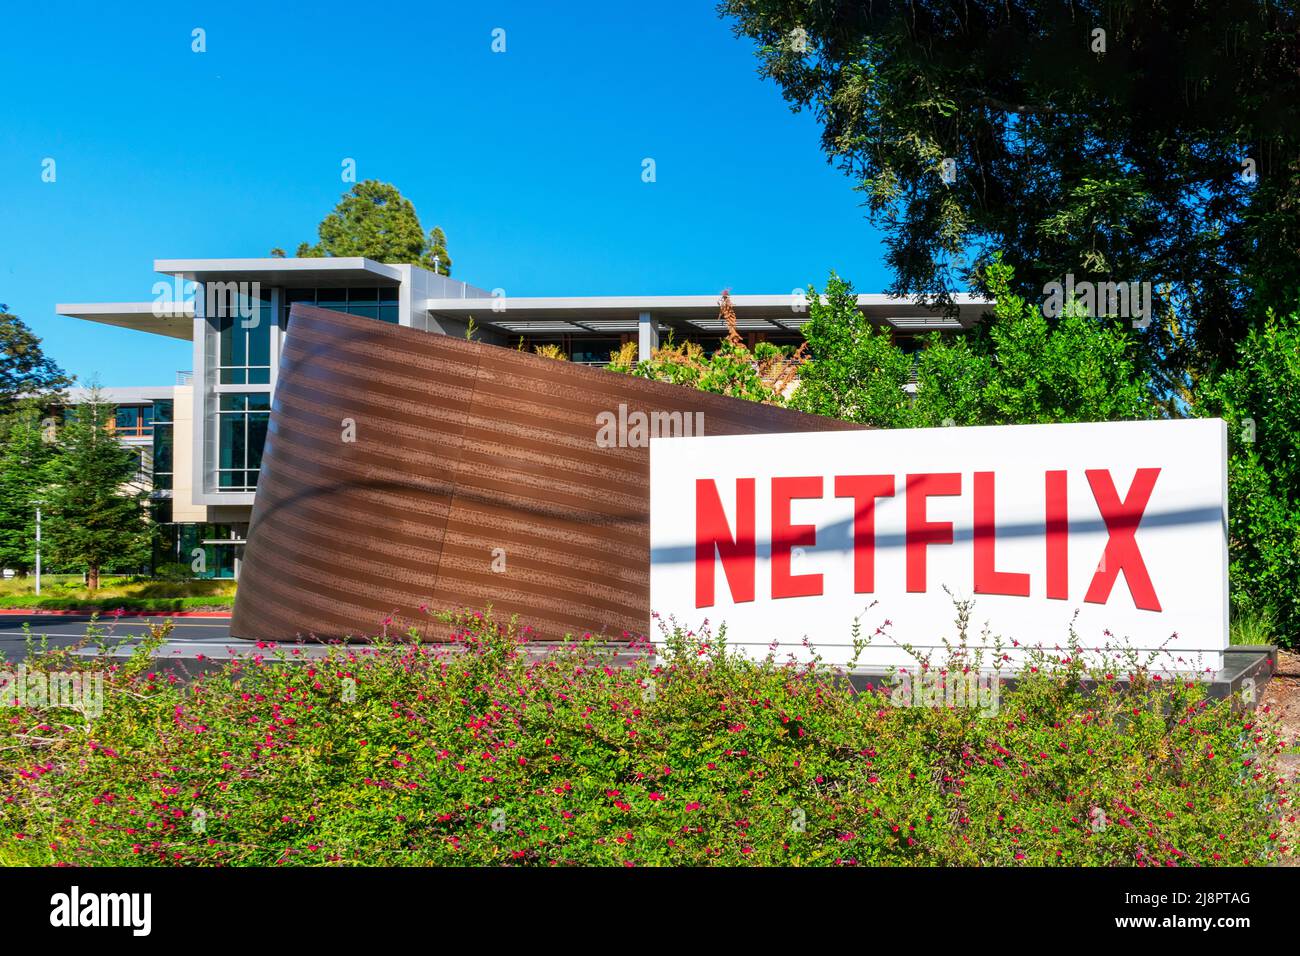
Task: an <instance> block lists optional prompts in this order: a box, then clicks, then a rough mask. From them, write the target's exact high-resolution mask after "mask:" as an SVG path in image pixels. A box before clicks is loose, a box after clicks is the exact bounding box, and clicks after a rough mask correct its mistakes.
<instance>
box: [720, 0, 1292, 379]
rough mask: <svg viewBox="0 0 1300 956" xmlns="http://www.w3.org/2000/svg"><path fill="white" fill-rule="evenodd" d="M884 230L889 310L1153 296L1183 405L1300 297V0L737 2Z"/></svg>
mask: <svg viewBox="0 0 1300 956" xmlns="http://www.w3.org/2000/svg"><path fill="white" fill-rule="evenodd" d="M719 10H720V12H721V13H722V14H723V15H725V16H729V17H731V18H733V20H734V25H735V29H736V32H737V33H738V34H740V35H743V36H746V37H749V38H751V39H753V40H754V41H755V42H756V43H757V45H758V50H757V55H758V58H759V61H760V73H761V74H762V75H764V76H767V77H770V78H771V79H773V80H775V81H776V82H777V83H778V84H779V85H780V87H781V89H782V91H783V93H784V95H785V97H786V99H787V100H788V101H789V102H790V103H791V104H792V108H794V109H796V110H798V109H804V108H807V109H810V110H812V111H813V112H814V113H815V115H816V117H817V119H818V121H819V122H820V124H821V126H822V128H823V135H822V143H823V147H824V149H825V151H826V153H827V155H828V158H829V159H830V160H831V161H832V162H835V163H838V164H839V165H840V166H841V167H842V168H843V169H844V170H845V171H846V172H847V173H848V174H850V175H851V176H852V177H854V178H855V179H856V180H857V181H858V186H859V188H860V189H861V191H862V192H863V193H864V195H865V200H866V201H865V205H866V208H867V209H868V211H869V214H870V216H871V217H872V218H873V219H874V220H875V221H877V222H878V223H881V224H882V225H884V226H885V227H886V243H887V247H888V259H889V263H890V265H891V267H892V269H893V272H894V277H895V278H894V283H893V286H892V288H891V291H893V292H894V293H896V294H900V295H908V296H915V297H928V298H931V299H933V300H937V301H946V300H947V298H948V294H949V293H950V292H951V291H953V290H954V289H955V288H957V287H958V286H959V285H960V284H961V283H962V282H963V281H964V280H968V279H969V280H973V284H974V286H975V288H976V289H977V290H979V291H985V292H987V291H988V290H987V289H986V288H983V287H981V286H980V280H979V278H978V275H979V274H978V273H977V272H973V271H972V270H970V269H963V268H962V266H961V262H962V259H963V258H964V257H965V256H966V255H967V254H968V253H969V254H970V255H971V256H972V258H973V262H972V263H970V265H975V264H979V263H982V262H985V261H987V259H988V256H989V250H993V249H998V250H1002V251H1004V253H1005V256H1006V261H1007V262H1008V263H1009V264H1010V265H1012V266H1014V267H1015V270H1016V273H1015V274H1016V282H1017V286H1016V291H1017V292H1018V293H1019V294H1021V295H1024V296H1026V297H1029V298H1031V299H1041V297H1042V295H1043V289H1044V287H1045V286H1046V284H1047V283H1049V282H1052V281H1060V280H1062V279H1063V277H1064V276H1065V275H1067V274H1073V275H1074V276H1075V277H1076V278H1077V279H1080V280H1091V281H1098V282H1100V281H1121V282H1147V281H1149V282H1151V283H1152V285H1153V291H1154V293H1155V298H1156V304H1155V306H1156V307H1155V319H1156V321H1153V322H1151V323H1150V325H1149V326H1148V327H1147V328H1146V330H1145V335H1146V337H1147V338H1148V347H1150V348H1151V349H1152V351H1153V354H1154V355H1156V356H1158V358H1159V362H1158V365H1157V368H1158V369H1159V370H1160V371H1161V372H1162V373H1163V380H1164V385H1165V388H1166V389H1167V390H1168V391H1169V392H1170V393H1177V394H1180V395H1184V396H1185V394H1186V393H1187V391H1188V390H1189V388H1190V386H1191V385H1193V384H1194V382H1195V380H1196V379H1197V378H1199V377H1200V376H1201V375H1203V374H1204V373H1205V371H1206V370H1207V369H1210V368H1213V367H1215V366H1217V365H1220V364H1222V363H1224V362H1226V361H1229V360H1230V359H1231V357H1232V356H1233V354H1234V350H1235V346H1236V343H1237V342H1239V341H1240V340H1241V339H1242V338H1243V337H1244V336H1245V333H1246V330H1247V329H1248V328H1250V327H1252V326H1255V325H1258V324H1259V323H1260V322H1262V317H1263V315H1264V314H1265V312H1266V311H1267V309H1268V308H1269V307H1270V306H1276V307H1277V308H1279V309H1283V308H1285V309H1288V310H1289V309H1290V307H1291V306H1292V305H1293V304H1294V302H1295V301H1296V293H1297V290H1298V289H1300V44H1297V42H1296V37H1297V35H1300V14H1298V13H1297V8H1296V3H1295V2H1294V0H1283V2H1264V0H1186V2H1182V3H1175V4H1170V3H1165V2H1160V0H1138V2H1130V0H1093V2H1082V3H1079V2H1065V0H970V2H965V3H960V4H949V3H939V2H919V0H918V2H893V3H890V2H884V3H843V2H833V3H824V2H820V0H727V2H724V3H722V4H720V6H719Z"/></svg>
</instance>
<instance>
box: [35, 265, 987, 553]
mask: <svg viewBox="0 0 1300 956" xmlns="http://www.w3.org/2000/svg"><path fill="white" fill-rule="evenodd" d="M154 269H155V271H157V272H158V273H160V274H161V275H163V276H166V277H167V279H165V280H162V281H159V282H157V283H155V285H154V286H153V289H152V294H153V299H152V301H142V302H107V303H105V302H101V303H88V304H61V305H58V306H57V307H56V308H57V311H58V313H59V314H60V315H65V316H69V317H72V318H77V319H83V320H86V321H90V322H99V323H102V324H106V325H112V326H117V327H120V328H123V329H130V330H135V331H137V332H144V333H148V334H152V335H164V336H169V337H171V338H176V339H182V340H185V341H189V342H192V343H193V372H192V373H180V374H179V375H178V380H177V384H176V385H174V386H169V387H164V388H160V389H125V390H124V389H113V390H109V392H110V394H109V395H108V396H107V397H108V398H109V399H110V400H112V401H114V402H115V403H116V404H117V405H118V409H119V417H120V419H121V421H120V423H119V425H120V427H119V434H121V435H122V437H123V440H124V441H126V442H127V443H138V444H141V445H147V446H148V448H149V451H150V454H149V467H150V472H151V474H152V475H153V489H154V491H153V494H154V497H155V501H156V507H157V508H158V509H159V516H160V518H162V519H170V521H169V524H171V525H173V526H174V528H173V531H172V535H173V540H174V542H175V543H174V545H173V547H174V550H175V557H176V560H178V561H182V560H184V558H185V557H186V556H187V555H188V554H190V553H191V551H192V548H193V547H195V546H202V547H203V548H204V549H205V550H207V552H208V554H207V567H208V568H209V571H208V572H207V573H208V574H209V575H211V576H219V577H230V576H235V575H237V573H238V567H239V561H240V560H241V557H242V548H243V544H244V540H245V538H244V536H245V534H246V532H247V528H248V522H249V518H250V516H251V512H252V506H253V499H254V492H255V491H256V489H257V482H258V474H259V469H260V466H261V458H262V448H263V445H264V443H265V440H266V434H267V425H268V421H269V418H270V409H271V400H272V395H273V394H274V392H275V386H276V375H277V369H278V367H279V359H280V352H281V349H282V347H283V344H284V339H285V334H286V329H287V326H288V320H289V310H290V308H291V307H292V305H293V304H294V303H296V302H301V303H306V304H311V305H316V306H319V307H322V308H326V309H331V310H334V311H338V312H345V313H349V314H351V315H355V316H361V317H365V318H369V319H373V320H375V321H377V322H388V323H393V324H396V325H400V326H405V327H408V328H412V329H417V330H420V331H424V332H428V333H431V334H441V335H452V336H459V337H464V336H466V335H472V337H473V338H474V339H476V340H478V341H480V342H484V343H487V344H494V345H501V346H508V347H518V346H520V345H521V344H522V347H523V348H525V349H529V350H531V349H532V348H533V347H535V346H539V345H548V344H549V345H556V346H559V348H560V349H561V350H562V351H563V352H564V353H565V354H566V355H568V356H570V357H571V359H572V360H573V361H575V362H579V363H583V364H590V365H601V364H605V363H606V362H608V360H609V354H610V353H611V352H613V351H616V350H618V349H619V348H621V347H622V346H623V345H625V344H626V343H628V342H636V343H637V348H638V354H640V355H643V356H645V355H648V353H649V350H650V349H652V348H654V347H656V346H657V345H658V343H659V342H660V340H661V339H663V338H665V337H667V336H669V335H671V336H672V337H673V338H674V339H675V340H676V341H678V342H681V341H686V340H691V341H697V342H699V343H700V344H701V345H703V346H704V347H705V349H706V350H709V349H711V348H713V347H716V346H717V344H718V343H719V342H720V341H721V339H722V338H723V337H724V336H725V335H726V334H727V329H726V325H725V323H724V321H723V320H722V319H721V318H720V317H719V315H718V299H719V297H718V295H717V294H716V293H712V294H704V295H676V296H560V297H518V296H510V295H507V294H506V292H505V290H502V289H490V290H489V289H484V288H478V287H475V286H472V285H469V284H467V283H464V282H461V281H459V280H456V279H451V278H448V277H446V276H441V275H437V274H435V273H432V272H429V271H427V270H425V269H422V268H420V267H418V266H413V265H406V264H386V263H380V262H374V261H372V260H370V259H364V258H306V259H295V258H265V259H159V260H155V262H154ZM956 300H957V301H956V310H955V314H944V313H942V312H940V311H938V310H935V309H931V308H927V307H924V306H918V305H915V304H913V303H911V302H908V301H906V300H899V299H895V298H892V297H889V296H885V295H859V296H858V307H859V309H861V310H862V312H863V314H864V315H866V316H867V317H868V318H869V319H870V320H871V321H872V322H873V323H876V324H877V325H880V326H882V327H885V328H889V329H892V330H893V332H894V334H896V335H897V336H899V337H900V338H901V339H903V340H913V339H915V338H916V337H917V336H918V335H921V334H925V333H928V332H931V331H934V330H938V329H962V328H968V327H970V326H971V325H973V324H974V323H976V322H977V321H979V318H980V316H981V315H982V314H983V313H984V311H985V310H986V309H987V308H988V307H989V303H987V302H985V301H983V300H979V299H975V298H973V297H971V296H965V295H960V296H957V297H956ZM731 303H732V305H733V307H734V308H735V312H736V317H737V325H738V329H739V331H740V332H741V333H742V334H744V335H745V336H746V337H747V339H748V340H749V341H750V342H751V343H752V342H754V341H756V340H760V339H761V340H766V341H770V342H773V343H775V344H781V345H785V344H790V345H793V344H797V343H798V342H800V341H802V337H801V335H800V331H799V330H800V326H801V325H802V324H803V323H804V322H806V321H807V318H808V313H807V309H806V303H805V301H804V299H803V297H802V295H801V293H800V292H799V291H797V290H796V291H795V292H787V293H782V294H771V295H733V296H732V297H731ZM318 361H319V362H320V363H321V367H322V368H326V367H328V365H329V364H330V363H337V362H346V361H347V356H346V355H320V356H319V358H318Z"/></svg>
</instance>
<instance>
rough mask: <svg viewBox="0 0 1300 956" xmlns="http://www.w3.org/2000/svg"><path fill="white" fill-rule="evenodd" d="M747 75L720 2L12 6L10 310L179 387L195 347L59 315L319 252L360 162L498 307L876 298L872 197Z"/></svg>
mask: <svg viewBox="0 0 1300 956" xmlns="http://www.w3.org/2000/svg"><path fill="white" fill-rule="evenodd" d="M292 8H298V9H300V10H304V11H310V12H308V13H303V14H300V13H294V12H293V9H292ZM196 27H201V28H203V29H204V30H205V31H206V34H207V36H206V39H207V52H205V53H201V54H199V53H194V52H192V50H191V42H192V40H191V31H192V30H193V29H194V28H196ZM495 28H501V29H504V30H505V31H506V33H505V37H506V52H505V53H503V54H496V53H493V52H492V50H491V42H492V31H493V30H494V29H495ZM756 66H757V61H756V59H755V58H754V55H753V47H752V45H751V44H750V42H749V41H748V40H741V39H737V38H736V37H734V36H733V35H732V33H731V27H730V24H729V23H728V22H726V21H723V20H720V19H719V18H718V17H717V16H716V14H715V13H714V11H713V5H712V3H710V2H708V0H703V2H701V0H696V2H686V0H676V2H662V3H657V4H653V5H643V4H609V3H569V4H554V5H553V4H538V3H535V2H533V3H473V4H440V3H429V2H422V3H371V4H365V3H355V2H349V3H334V2H314V3H310V4H307V3H303V4H289V3H265V2H264V3H257V4H252V3H243V2H221V3H216V2H211V0H209V2H206V3H151V4H137V3H131V4H104V3H85V4H70V3H57V2H56V3H42V4H23V5H22V6H21V8H18V7H17V5H13V4H9V5H6V8H5V10H4V12H3V13H0V89H2V90H3V91H4V94H3V100H4V103H3V107H0V115H2V116H3V122H2V123H0V223H2V224H3V228H2V229H0V302H5V303H7V304H8V305H9V308H10V310H11V311H13V312H16V313H18V314H19V315H21V316H22V317H23V318H24V319H25V320H26V321H27V322H28V323H29V324H30V325H31V326H32V328H33V329H34V330H35V331H36V333H37V334H38V335H40V336H41V337H42V339H43V340H44V342H45V348H46V351H47V353H48V354H49V355H51V356H52V357H53V358H54V359H55V360H56V361H57V362H58V363H59V364H60V365H62V366H63V367H64V368H65V369H66V370H67V371H69V372H71V373H74V374H76V375H77V376H78V377H79V378H81V379H83V380H84V379H86V378H88V377H91V376H97V377H98V378H99V380H100V382H101V383H102V384H104V385H131V384H136V385H159V384H168V383H171V382H172V381H173V380H174V376H175V372H176V370H178V369H188V368H189V367H190V364H191V359H190V350H189V345H188V343H183V342H177V341H173V340H169V339H162V338H159V337H155V336H150V335H145V334H143V333H139V332H131V331H126V330H120V329H114V328H110V327H106V326H98V325H95V324H93V323H88V322H81V321H78V320H74V319H67V318H62V317H59V316H56V315H55V313H54V306H55V304H56V303H58V302H98V301H149V300H151V299H152V298H153V294H152V286H153V283H154V282H156V281H158V280H159V279H160V277H159V276H158V275H157V274H155V273H154V272H153V269H152V265H153V260H154V259H155V258H188V257H226V256H262V255H266V254H267V253H268V251H269V250H270V249H271V248H272V247H273V246H283V247H285V248H286V249H287V250H288V251H289V252H292V251H293V249H294V247H295V246H296V245H297V244H298V242H300V241H302V240H312V241H314V240H315V238H316V235H315V227H316V224H317V223H318V222H319V221H320V219H321V218H322V217H323V216H324V215H325V214H326V213H327V212H328V211H329V210H330V209H331V208H333V206H334V204H335V203H336V202H337V201H338V199H339V196H340V195H341V194H342V193H343V192H344V191H345V190H346V189H347V188H348V187H349V185H350V184H349V183H345V182H343V181H342V179H341V178H340V172H341V164H342V162H343V160H344V159H345V158H352V159H355V160H356V164H357V178H358V179H372V178H373V179H381V180H385V181H388V182H392V183H394V184H395V185H397V187H398V188H399V189H401V191H402V192H403V194H405V195H406V196H407V197H408V198H410V199H411V200H412V201H413V202H414V203H415V207H416V210H417V212H418V213H419V214H420V217H421V219H422V221H423V223H424V226H425V228H426V229H428V228H429V227H431V226H433V225H435V224H436V225H441V226H442V227H443V229H444V230H445V231H446V232H447V236H448V244H449V249H450V252H451V255H452V257H453V259H454V261H455V269H454V275H455V277H456V278H459V279H463V280H464V281H466V282H470V283H473V284H475V285H479V286H483V287H486V288H497V287H500V288H503V289H505V290H506V293H507V294H508V295H560V294H571V295H601V294H606V295H612V294H661V295H674V294H688V293H715V292H718V291H720V290H722V289H723V288H730V289H732V291H733V292H737V293H757V292H788V291H789V290H791V289H793V288H796V287H805V286H806V285H807V284H808V283H809V282H813V283H816V284H817V285H819V286H820V285H821V284H822V283H824V281H825V278H826V275H827V273H828V271H829V270H831V269H835V270H836V271H838V272H839V273H840V274H841V275H843V276H845V277H847V278H849V279H851V280H852V281H853V283H854V285H855V287H856V288H857V289H858V291H860V292H875V291H881V290H882V289H884V288H885V286H886V285H887V283H888V273H887V271H886V270H885V268H884V267H883V264H882V259H883V247H882V245H881V242H880V234H879V233H878V232H876V231H875V230H873V229H872V227H871V226H870V225H869V224H868V222H867V221H866V219H865V218H864V215H863V210H862V208H861V206H860V202H861V196H860V194H858V193H856V192H855V191H854V190H853V188H852V186H853V184H852V182H851V181H850V180H849V179H848V178H847V177H846V176H844V175H843V174H842V173H841V172H839V171H838V170H837V169H835V168H833V167H831V166H829V165H828V164H827V163H826V161H825V157H824V155H823V154H822V152H821V148H820V145H819V141H818V135H819V130H818V127H817V125H816V123H815V122H814V120H813V118H812V117H811V116H810V115H808V114H793V113H791V112H790V110H789V108H788V106H787V104H786V103H785V101H784V100H783V99H782V97H781V95H780V92H779V90H778V89H777V87H776V86H775V84H774V83H772V82H771V81H765V80H762V79H760V78H759V77H758V75H757V73H756ZM47 157H48V158H52V159H54V160H55V162H56V164H57V165H56V172H57V180H56V181H55V182H53V183H45V182H42V180H41V172H42V162H43V160H44V159H46V158H47ZM646 157H650V158H653V159H654V160H655V164H656V173H657V181H656V182H654V183H644V182H642V180H641V169H642V165H641V164H642V160H643V159H644V158H646Z"/></svg>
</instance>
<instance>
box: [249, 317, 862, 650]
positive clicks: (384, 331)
mask: <svg viewBox="0 0 1300 956" xmlns="http://www.w3.org/2000/svg"><path fill="white" fill-rule="evenodd" d="M620 405H622V406H625V407H626V408H627V411H628V414H629V415H631V413H632V412H635V411H642V412H646V413H650V412H668V413H672V412H678V413H682V414H683V416H685V415H690V416H691V422H692V424H694V423H695V422H696V420H697V418H696V416H695V414H694V413H697V412H698V413H701V414H702V417H703V426H704V434H708V435H732V434H753V433H762V432H785V431H791V432H793V431H820V430H841V429H850V428H856V427H858V426H855V425H851V424H849V423H846V422H839V421H835V420H832V419H826V418H820V417H817V416H814V415H806V414H802V413H799V412H794V411H789V410H787V409H782V408H774V407H771V406H765V405H758V404H755V403H752V402H745V401H741V400H739V399H732V398H726V397H724V396H720V395H711V394H707V393H704V392H699V391H696V390H695V389H690V388H684V387H681V386H675V385H668V384H664V383H661V382H650V381H646V380H644V379H639V378H634V377H632V376H630V375H623V374H619V373H615V372H607V371H603V370H599V369H593V368H588V367H584V366H581V365H574V364H571V363H569V362H562V361H556V360H554V359H547V358H542V357H540V356H536V355H530V354H527V353H524V352H520V351H516V350H514V349H509V348H502V347H499V346H492V345H483V344H480V343H476V342H468V341H465V340H463V339H457V338H451V337H449V336H444V335H433V334H429V333H426V332H420V331H416V330H414V329H407V328H402V327H400V326H396V325H390V324H387V323H384V322H378V321H376V320H374V319H368V318H360V317H356V316H351V315H344V314H342V313H338V312H332V311H328V310H325V309H318V308H314V307H311V306H302V305H294V306H293V310H292V314H291V318H290V323H289V334H288V336H287V339H286V342H285V347H284V349H283V350H282V357H281V364H280V370H279V378H278V382H277V384H276V392H275V402H274V406H273V408H272V411H271V421H270V429H269V435H268V437H267V442H266V447H265V451H264V453H263V457H262V470H261V476H260V481H259V483H258V488H257V497H256V503H255V505H254V507H253V516H252V522H251V525H250V528H249V535H248V545H247V548H246V553H245V558H244V562H243V567H242V570H241V572H240V582H239V592H238V597H237V599H236V601H235V609H234V617H233V620H232V622H231V633H232V634H234V635H235V636H237V637H242V638H248V639H260V640H277V641H284V640H293V639H295V638H299V637H304V638H309V637H315V638H318V639H332V638H344V637H354V638H360V637H364V636H366V635H373V634H375V633H378V632H380V631H381V630H382V629H383V627H384V622H385V621H390V622H391V623H389V624H388V625H387V629H388V632H389V633H393V634H403V633H405V632H406V630H407V629H408V628H409V627H411V626H414V627H416V628H417V629H418V630H419V631H420V632H421V633H422V634H425V635H426V636H428V637H429V638H431V639H433V638H435V636H436V635H435V632H434V629H433V628H432V627H431V622H430V619H429V616H428V615H427V614H426V613H425V612H423V611H422V610H421V607H422V606H424V607H427V608H430V609H455V608H474V609H482V608H484V607H486V606H487V605H489V604H490V605H492V607H493V609H494V612H495V613H496V614H497V616H498V619H505V618H506V617H508V616H509V615H515V614H517V615H519V619H520V622H521V623H522V624H528V625H530V626H531V627H532V628H534V630H535V631H536V636H537V637H538V639H543V640H544V639H559V638H562V637H563V636H564V635H565V634H566V633H574V634H582V633H586V632H590V633H592V634H594V635H597V636H603V637H605V638H607V639H611V640H618V639H621V638H623V637H624V636H625V632H631V633H644V632H645V630H646V628H647V626H648V622H649V616H650V607H649V576H650V550H649V549H650V540H649V510H650V491H649V471H650V468H649V465H650V456H649V449H648V448H647V447H602V446H601V444H600V443H598V441H597V435H598V419H597V415H598V414H600V413H602V412H609V413H613V415H615V416H617V415H618V413H619V407H620ZM684 420H685V419H683V421H684ZM349 423H351V427H352V429H353V431H354V432H355V435H354V438H355V440H353V441H347V440H345V438H346V437H347V435H346V432H347V430H348V429H349ZM683 506H685V503H683Z"/></svg>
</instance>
